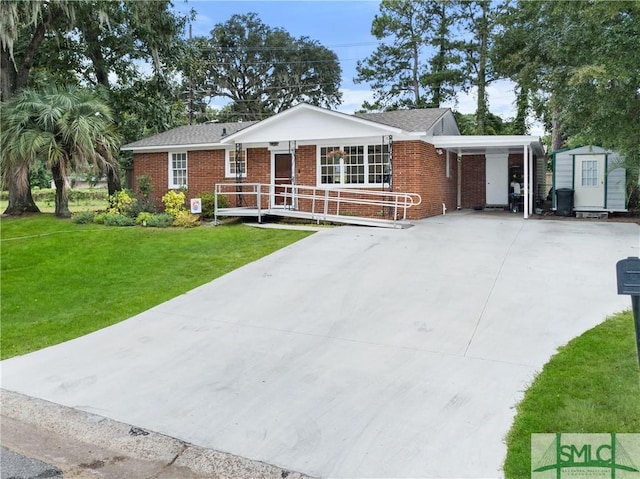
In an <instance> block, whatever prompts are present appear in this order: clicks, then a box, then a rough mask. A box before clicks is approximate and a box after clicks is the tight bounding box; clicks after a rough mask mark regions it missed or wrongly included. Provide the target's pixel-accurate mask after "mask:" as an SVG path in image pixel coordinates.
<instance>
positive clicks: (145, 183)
mask: <svg viewBox="0 0 640 479" xmlns="http://www.w3.org/2000/svg"><path fill="white" fill-rule="evenodd" d="M136 180H137V181H138V191H140V194H141V195H142V197H143V198H145V199H149V198H150V197H151V193H153V190H155V187H154V186H153V181H152V179H151V177H150V176H149V175H140V176H138V177H137V178H136Z"/></svg>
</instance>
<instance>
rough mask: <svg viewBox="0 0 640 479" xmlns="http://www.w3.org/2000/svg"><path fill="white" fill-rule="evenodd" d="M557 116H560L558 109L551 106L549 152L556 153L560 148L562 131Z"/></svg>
mask: <svg viewBox="0 0 640 479" xmlns="http://www.w3.org/2000/svg"><path fill="white" fill-rule="evenodd" d="M554 103H555V102H554ZM558 116H560V113H559V111H558V107H557V106H553V111H552V113H551V151H557V150H559V149H560V148H562V131H561V129H560V121H559V120H558Z"/></svg>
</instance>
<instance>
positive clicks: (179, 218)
mask: <svg viewBox="0 0 640 479" xmlns="http://www.w3.org/2000/svg"><path fill="white" fill-rule="evenodd" d="M199 225H200V222H199V221H198V217H197V216H196V215H192V214H191V213H189V212H188V211H181V212H179V213H178V214H177V215H176V217H175V219H174V220H173V226H178V227H180V228H192V227H194V226H199Z"/></svg>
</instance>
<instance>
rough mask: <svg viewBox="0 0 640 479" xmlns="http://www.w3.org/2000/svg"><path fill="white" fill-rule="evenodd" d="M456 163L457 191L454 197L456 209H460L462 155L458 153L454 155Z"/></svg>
mask: <svg viewBox="0 0 640 479" xmlns="http://www.w3.org/2000/svg"><path fill="white" fill-rule="evenodd" d="M456 163H458V191H457V197H456V203H457V205H456V209H457V210H461V209H462V155H461V154H460V153H458V155H457V157H456Z"/></svg>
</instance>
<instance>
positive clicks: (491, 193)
mask: <svg viewBox="0 0 640 479" xmlns="http://www.w3.org/2000/svg"><path fill="white" fill-rule="evenodd" d="M485 159H486V170H485V173H486V181H487V189H486V204H487V205H507V204H509V161H508V159H509V154H508V153H506V152H505V153H487V154H486V155H485Z"/></svg>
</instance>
